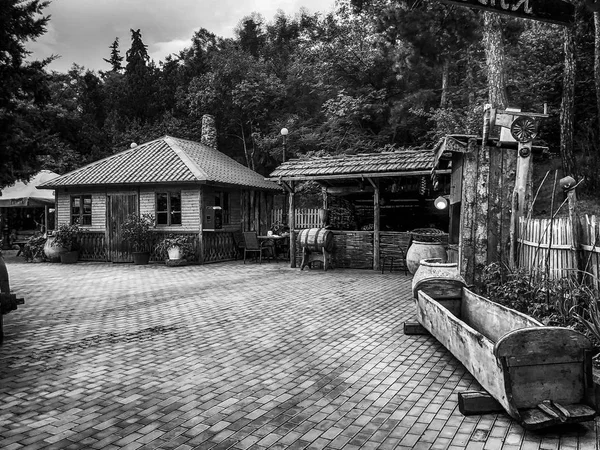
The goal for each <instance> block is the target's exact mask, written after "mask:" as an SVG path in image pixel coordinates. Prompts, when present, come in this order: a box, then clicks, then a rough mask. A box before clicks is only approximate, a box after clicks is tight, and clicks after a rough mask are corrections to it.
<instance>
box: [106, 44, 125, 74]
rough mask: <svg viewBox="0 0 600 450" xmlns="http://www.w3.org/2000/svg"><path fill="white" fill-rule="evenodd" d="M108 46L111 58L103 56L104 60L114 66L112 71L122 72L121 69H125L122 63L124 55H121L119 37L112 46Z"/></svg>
mask: <svg viewBox="0 0 600 450" xmlns="http://www.w3.org/2000/svg"><path fill="white" fill-rule="evenodd" d="M108 48H110V58H109V59H106V58H103V59H104V61H106V62H107V63H109V64H110V65H111V67H112V69H111V71H113V72H117V73H118V72H121V70H123V65H122V64H121V62H122V61H123V57H122V56H121V53H120V52H119V38H118V37H117V38H115V41H114V42H113V43H112V45H111V46H109V47H108Z"/></svg>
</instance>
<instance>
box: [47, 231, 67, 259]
mask: <svg viewBox="0 0 600 450" xmlns="http://www.w3.org/2000/svg"><path fill="white" fill-rule="evenodd" d="M54 239H55V238H54V237H53V236H48V239H46V244H45V245H44V255H46V258H48V259H49V260H50V261H52V262H58V261H60V254H61V253H65V252H66V251H67V249H66V248H63V247H59V246H56V245H52V244H53V243H54Z"/></svg>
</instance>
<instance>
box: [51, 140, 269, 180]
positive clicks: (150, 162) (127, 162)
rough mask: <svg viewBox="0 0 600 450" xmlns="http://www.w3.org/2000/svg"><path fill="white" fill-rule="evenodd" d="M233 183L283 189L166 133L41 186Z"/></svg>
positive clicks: (201, 146) (196, 144) (203, 147)
mask: <svg viewBox="0 0 600 450" xmlns="http://www.w3.org/2000/svg"><path fill="white" fill-rule="evenodd" d="M197 182H206V183H208V184H211V183H220V184H230V185H237V186H242V187H249V188H256V189H272V190H279V189H280V188H279V187H278V186H277V185H276V184H275V183H272V182H270V181H266V180H265V179H264V177H263V176H262V175H260V174H258V173H256V172H254V171H253V170H251V169H249V168H248V167H246V166H244V165H242V164H240V163H238V162H237V161H235V160H233V159H231V158H230V157H229V156H227V155H225V154H223V153H221V152H219V151H218V150H216V149H214V148H211V147H208V146H206V145H204V144H201V143H199V142H194V141H187V140H185V139H178V138H174V137H171V136H165V137H162V138H160V139H157V140H154V141H151V142H147V143H145V144H142V145H138V146H137V147H134V148H131V149H129V150H126V151H124V152H121V153H117V154H116V155H112V156H109V157H108V158H104V159H101V160H99V161H96V162H93V163H91V164H88V165H87V166H84V167H81V168H79V169H76V170H74V171H72V172H69V173H67V174H65V175H63V176H61V177H58V178H55V179H53V180H50V181H48V182H46V183H44V184H42V185H41V187H43V188H54V187H61V186H62V187H67V186H100V185H101V186H105V185H110V184H119V185H128V184H130V185H137V184H154V183H197Z"/></svg>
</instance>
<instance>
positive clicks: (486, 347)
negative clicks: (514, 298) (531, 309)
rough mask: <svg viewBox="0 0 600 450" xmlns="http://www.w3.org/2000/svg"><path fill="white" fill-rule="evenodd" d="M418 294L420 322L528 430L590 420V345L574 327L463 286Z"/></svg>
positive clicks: (424, 287)
mask: <svg viewBox="0 0 600 450" xmlns="http://www.w3.org/2000/svg"><path fill="white" fill-rule="evenodd" d="M420 288H421V289H420V290H418V291H417V292H416V299H415V301H416V308H417V320H418V321H419V323H420V324H421V325H422V326H423V327H424V328H425V329H426V330H427V331H428V332H429V333H431V334H432V335H433V336H434V337H435V338H436V339H437V340H438V341H439V342H440V343H442V344H443V345H444V346H445V347H446V348H447V349H448V350H450V352H451V353H452V354H453V355H454V356H455V357H456V358H457V359H458V360H459V361H460V362H461V363H462V364H463V365H464V366H465V367H466V368H467V369H468V370H469V372H471V374H472V375H473V376H474V377H475V379H476V380H477V381H478V382H479V384H480V385H481V386H482V387H483V388H484V389H485V390H486V391H487V392H488V393H489V394H490V395H491V396H492V397H493V398H494V399H495V400H496V401H497V402H498V403H499V404H500V405H501V406H502V408H504V410H506V412H507V413H508V414H509V415H510V416H511V417H513V418H514V419H515V420H517V421H518V422H520V423H521V424H522V425H523V426H524V427H525V428H527V429H538V428H544V427H549V426H554V425H558V424H563V423H564V424H568V423H576V422H583V421H588V420H592V419H593V418H594V417H595V415H596V411H595V410H594V407H596V405H595V395H596V394H595V385H594V382H593V376H592V355H593V346H592V343H591V342H590V340H589V339H588V338H587V337H585V336H584V335H583V334H581V333H578V332H576V331H574V330H571V329H569V328H562V327H547V326H544V325H543V324H541V323H540V322H538V321H537V320H535V319H533V318H531V317H529V316H527V315H525V314H522V313H520V312H518V311H515V310H513V309H510V308H506V307H504V306H502V305H499V304H497V303H494V302H492V301H490V300H488V299H486V298H484V297H481V296H479V295H477V294H475V293H473V292H471V291H470V290H469V289H467V288H466V287H464V286H462V287H460V286H456V288H455V291H454V295H453V294H452V290H451V289H450V290H448V289H447V287H446V289H444V296H443V298H439V299H435V298H433V297H432V296H431V294H433V292H434V291H435V289H432V290H429V292H428V286H427V283H425V284H424V285H422V286H421V287H420Z"/></svg>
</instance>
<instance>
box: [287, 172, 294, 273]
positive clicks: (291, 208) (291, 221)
mask: <svg viewBox="0 0 600 450" xmlns="http://www.w3.org/2000/svg"><path fill="white" fill-rule="evenodd" d="M287 190H288V194H289V199H290V200H289V201H290V203H289V217H288V225H289V227H290V267H291V268H292V269H293V268H295V267H296V198H295V191H296V183H294V182H293V181H291V182H290V185H289V189H287Z"/></svg>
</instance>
